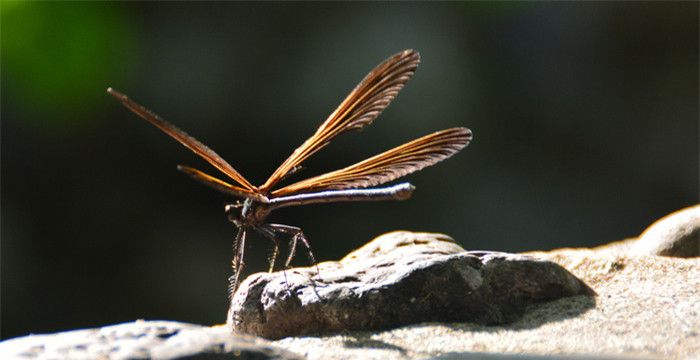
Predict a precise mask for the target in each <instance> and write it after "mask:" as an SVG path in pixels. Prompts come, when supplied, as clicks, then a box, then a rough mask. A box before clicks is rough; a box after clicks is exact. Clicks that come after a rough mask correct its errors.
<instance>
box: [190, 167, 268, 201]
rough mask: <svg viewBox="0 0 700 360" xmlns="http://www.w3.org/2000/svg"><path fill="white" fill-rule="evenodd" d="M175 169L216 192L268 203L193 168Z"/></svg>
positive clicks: (255, 195)
mask: <svg viewBox="0 0 700 360" xmlns="http://www.w3.org/2000/svg"><path fill="white" fill-rule="evenodd" d="M177 169H178V170H180V171H182V172H183V173H185V175H188V176H189V177H191V178H193V179H194V180H197V181H199V182H200V183H202V184H204V185H207V186H209V187H211V188H214V189H216V190H219V191H221V192H223V193H226V194H230V195H233V196H236V197H242V198H250V199H255V200H257V201H259V202H264V203H266V202H268V199H267V198H266V197H265V196H263V195H260V194H258V193H254V192H251V191H250V190H246V189H243V188H240V187H238V186H235V185H231V184H229V183H227V182H225V181H223V180H220V179H217V178H215V177H213V176H211V175H209V174H206V173H204V172H202V171H199V170H197V169H195V168H191V167H189V166H185V165H178V166H177Z"/></svg>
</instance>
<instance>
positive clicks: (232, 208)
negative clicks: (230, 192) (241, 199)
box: [224, 203, 243, 222]
mask: <svg viewBox="0 0 700 360" xmlns="http://www.w3.org/2000/svg"><path fill="white" fill-rule="evenodd" d="M242 208H243V204H241V203H234V204H226V206H224V211H225V212H226V217H227V218H228V220H229V221H232V222H237V221H238V220H240V218H241V209H242Z"/></svg>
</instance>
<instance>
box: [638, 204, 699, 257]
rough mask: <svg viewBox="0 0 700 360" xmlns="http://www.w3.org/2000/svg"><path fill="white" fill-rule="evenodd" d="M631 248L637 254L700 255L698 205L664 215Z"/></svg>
mask: <svg viewBox="0 0 700 360" xmlns="http://www.w3.org/2000/svg"><path fill="white" fill-rule="evenodd" d="M632 250H633V251H634V252H636V253H638V254H648V255H660V256H674V257H686V258H687V257H697V256H700V205H695V206H691V207H688V208H685V209H682V210H678V211H676V212H674V213H672V214H670V215H667V216H664V217H663V218H661V219H659V220H657V221H656V222H655V223H653V224H652V225H651V226H649V227H648V228H647V229H646V230H644V232H643V233H642V235H640V236H639V240H638V241H636V242H635V244H634V245H633V247H632Z"/></svg>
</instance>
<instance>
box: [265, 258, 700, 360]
mask: <svg viewBox="0 0 700 360" xmlns="http://www.w3.org/2000/svg"><path fill="white" fill-rule="evenodd" d="M531 254H532V255H534V256H536V257H538V258H543V259H548V260H550V261H553V262H556V263H558V264H559V265H561V266H563V267H565V268H566V269H568V270H569V271H571V272H572V273H573V274H574V275H576V276H577V277H578V278H580V279H582V280H583V281H584V282H585V283H586V284H588V285H589V286H590V287H592V288H594V289H595V291H596V293H597V294H598V295H597V296H596V297H595V298H593V297H590V296H573V297H567V298H562V299H558V300H554V301H548V302H543V303H538V304H534V305H532V306H531V307H530V308H528V310H527V311H526V312H525V314H524V315H523V316H522V317H520V318H519V319H517V320H516V321H515V322H513V323H509V324H501V325H483V324H477V323H472V322H460V323H456V322H430V323H421V324H413V325H406V326H402V327H398V328H392V329H387V330H381V331H377V330H374V331H370V330H365V331H359V330H358V331H345V332H341V333H337V334H333V335H325V336H320V337H314V336H303V337H289V338H284V339H281V340H277V341H274V342H273V344H275V345H278V346H281V347H283V348H285V349H288V350H290V351H293V352H295V353H298V354H301V355H304V356H306V357H307V358H308V359H309V360H321V359H322V360H339V359H370V360H375V359H376V360H405V359H432V358H434V357H438V358H443V359H444V358H445V357H444V356H451V355H453V354H454V355H455V356H457V358H459V359H484V358H485V359H491V358H494V359H520V360H524V359H539V357H537V356H543V357H544V356H547V357H548V358H550V359H569V358H571V359H591V360H603V359H628V360H632V359H635V360H638V359H639V360H641V359H700V301H698V299H700V258H688V259H685V258H671V257H665V256H650V255H636V254H629V253H618V252H611V251H608V250H600V251H599V250H595V249H558V250H553V251H548V252H537V253H531ZM321 275H323V273H322V274H321ZM440 356H443V357H440ZM567 356H568V357H567ZM448 358H449V357H448Z"/></svg>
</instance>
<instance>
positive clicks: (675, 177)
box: [1, 2, 698, 338]
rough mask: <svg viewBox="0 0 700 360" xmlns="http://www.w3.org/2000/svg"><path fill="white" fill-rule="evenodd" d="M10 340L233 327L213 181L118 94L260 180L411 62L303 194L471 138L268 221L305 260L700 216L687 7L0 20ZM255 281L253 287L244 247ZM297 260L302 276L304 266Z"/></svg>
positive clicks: (488, 243) (156, 10)
mask: <svg viewBox="0 0 700 360" xmlns="http://www.w3.org/2000/svg"><path fill="white" fill-rule="evenodd" d="M1 6H2V9H1V14H2V15H1V16H2V18H1V20H2V28H1V34H2V41H1V43H2V48H1V50H2V54H1V59H2V74H1V76H2V82H1V85H2V88H1V90H2V114H1V116H2V193H1V197H2V199H1V200H2V214H1V216H2V224H1V225H2V234H1V235H2V243H1V246H2V248H1V250H2V258H1V260H2V269H1V270H2V299H1V302H2V308H1V310H2V314H1V315H2V338H8V337H13V336H18V335H24V334H28V333H43V332H51V331H58V330H64V329H70V328H77V327H87V326H99V325H105V324H111V323H116V322H123V321H130V320H134V319H137V318H145V319H173V320H181V321H188V322H194V323H201V324H215V323H222V322H224V320H225V314H226V309H227V298H226V286H227V277H228V276H229V275H230V273H231V269H230V261H231V259H232V252H231V245H232V238H233V236H234V228H233V226H232V225H230V224H229V223H227V221H226V220H225V217H224V214H223V204H224V203H225V202H226V201H227V200H228V199H227V197H226V196H225V195H222V194H219V193H217V192H216V191H213V190H210V189H209V188H206V187H203V186H201V185H200V184H198V183H195V182H193V181H191V180H190V179H189V178H187V177H185V176H182V174H180V173H178V172H177V171H176V170H175V166H176V165H177V164H187V165H192V166H196V167H198V168H200V169H202V170H205V171H207V172H208V173H210V174H215V175H219V174H218V173H217V172H216V171H215V170H212V168H211V167H210V166H208V165H207V164H206V163H204V162H203V161H202V160H200V159H199V158H197V157H196V156H195V155H193V154H192V153H190V152H189V151H188V150H186V149H185V148H184V147H182V146H181V145H179V144H178V143H176V142H175V141H174V140H172V139H170V138H169V137H167V136H166V135H164V134H163V133H161V132H160V131H159V130H157V129H155V128H154V127H153V126H151V125H149V124H148V123H146V122H145V121H143V120H141V119H140V118H138V117H136V116H135V115H134V114H132V113H131V112H129V111H128V110H126V109H125V108H124V107H123V106H122V105H120V104H119V103H118V102H117V101H115V100H114V99H113V98H112V97H110V96H109V95H108V94H106V93H105V89H106V88H107V87H108V86H113V87H115V88H117V89H119V90H121V91H123V92H124V93H126V94H128V95H130V96H131V97H133V98H134V99H136V100H137V101H139V102H141V103H142V104H144V105H146V106H147V107H149V108H151V109H152V110H154V111H155V112H157V113H159V114H160V115H162V116H163V117H165V118H166V119H168V120H169V121H171V122H173V123H175V124H177V125H178V126H180V127H182V128H183V129H185V130H187V131H188V132H189V133H190V134H192V135H193V136H195V137H197V138H198V139H200V140H201V141H202V142H204V143H206V144H208V145H210V146H211V147H212V148H213V149H215V150H216V151H217V152H218V153H219V154H221V155H222V156H223V157H224V158H226V159H227V160H228V161H229V162H230V163H231V164H233V165H234V166H235V167H236V168H237V169H238V170H239V171H240V172H242V173H243V174H244V175H245V176H246V177H247V178H248V179H249V180H251V181H252V182H253V183H256V184H259V183H262V182H263V181H264V180H265V178H266V177H267V176H268V175H269V174H270V173H271V172H272V171H273V170H274V169H275V168H276V167H277V166H278V165H279V164H280V162H281V161H283V160H284V159H285V158H286V157H287V156H288V155H289V154H290V153H291V151H292V150H293V149H294V148H295V147H296V146H298V145H299V144H301V142H302V141H303V140H304V139H306V138H307V137H308V136H309V135H311V133H313V131H314V130H315V128H316V127H317V126H318V125H319V124H320V123H321V122H322V121H323V120H324V119H325V118H326V116H327V115H328V114H329V113H331V111H333V109H334V108H335V107H336V106H337V105H338V104H339V103H340V101H341V100H342V99H343V98H344V97H345V95H346V94H347V93H348V92H349V91H350V90H351V89H352V88H353V87H354V86H355V84H356V83H357V82H358V81H359V80H360V79H361V78H362V77H363V76H364V75H365V74H366V73H367V72H368V71H369V70H370V69H371V68H372V67H374V66H375V65H377V64H378V63H379V62H380V61H382V60H383V59H385V58H386V57H388V56H390V55H392V54H394V53H396V52H398V51H400V50H402V49H405V48H414V49H417V50H419V51H420V52H421V54H422V64H421V66H420V67H419V70H418V72H417V73H416V75H415V77H414V78H413V80H411V81H410V82H409V83H408V85H407V87H406V88H405V89H404V90H403V91H402V93H401V94H400V95H399V96H398V98H397V99H396V100H395V101H394V103H393V104H392V105H391V106H390V107H389V108H388V109H387V110H386V111H385V112H384V114H382V115H381V116H380V117H379V118H378V119H377V121H376V122H375V123H374V124H373V125H372V126H370V127H368V128H367V129H366V130H365V131H363V132H362V133H350V134H348V135H345V136H343V137H341V138H340V139H338V140H337V141H335V142H334V143H333V144H332V145H331V146H328V147H327V148H326V149H324V151H322V152H321V153H319V154H318V155H317V156H314V157H313V159H312V160H310V161H308V163H307V164H306V165H307V169H306V170H305V171H304V172H303V173H302V174H301V176H300V177H298V178H297V179H299V178H301V177H305V176H310V175H315V174H319V173H322V172H325V171H327V170H334V169H337V168H339V167H342V166H346V165H349V164H351V163H354V162H356V161H358V160H361V159H363V158H364V157H366V156H368V155H373V154H375V153H378V152H381V151H384V150H386V149H388V148H390V147H393V146H395V145H398V144H401V143H403V142H405V141H408V140H411V139H413V138H416V137H419V136H422V135H424V134H427V133H429V132H432V131H436V130H439V129H444V128H448V127H453V126H466V127H469V128H471V129H472V130H473V132H474V141H473V142H472V144H471V145H470V146H469V147H468V148H467V149H465V150H464V151H463V152H461V153H460V154H458V155H457V156H455V157H453V158H452V159H450V160H448V161H446V162H443V163H440V164H439V165H437V166H435V167H431V168H428V169H426V170H423V171H421V172H420V173H417V174H414V175H411V176H409V177H408V178H407V180H409V181H411V182H412V183H413V184H414V185H416V186H417V191H416V192H415V194H414V197H413V198H412V199H411V200H409V201H406V202H387V203H355V204H349V203H343V204H333V205H319V206H310V207H300V208H291V209H284V210H280V211H278V212H276V213H274V214H273V216H272V217H271V218H270V220H271V221H274V222H279V223H284V224H291V225H296V226H300V227H302V228H303V229H304V231H305V232H306V234H307V235H308V237H309V238H310V239H311V242H312V244H313V246H314V250H315V253H316V256H317V258H318V259H321V260H330V259H338V258H339V257H341V256H343V254H345V253H347V252H348V251H350V250H352V249H354V248H356V247H358V246H360V245H362V244H364V243H365V242H367V241H368V240H370V239H371V238H373V237H375V236H376V235H379V234H381V233H384V232H387V231H391V230H396V229H408V230H417V231H435V232H444V233H447V234H449V235H451V236H453V237H454V238H455V239H456V240H457V241H458V242H460V243H461V244H462V245H463V246H464V247H465V248H467V249H490V250H501V251H510V252H519V251H527V250H538V249H552V248H557V247H581V246H595V245H600V244H603V243H606V242H610V241H614V240H620V239H623V238H626V237H633V236H636V235H638V234H639V233H640V232H641V231H642V230H644V228H645V227H646V226H648V225H649V224H650V223H652V222H653V221H654V220H655V219H657V218H659V217H661V216H663V215H665V214H667V213H669V212H672V211H674V210H677V209H680V208H683V207H685V206H688V205H691V204H694V203H696V202H697V201H698V3H697V2H676V3H660V2H643V3H628V2H625V3H500V2H499V3H485V2H476V3H466V4H464V3H439V4H437V3H433V4H425V3H384V2H383V3H352V4H350V3H320V4H319V3H315V4H310V3H304V4H295V3H275V4H250V3H196V4H195V3H155V2H150V3H67V2H61V3H46V2H2V3H1ZM251 241H252V245H251V248H250V249H251V250H250V251H249V253H248V255H249V258H248V259H249V263H248V264H249V267H248V269H249V271H262V270H264V269H266V263H265V259H266V255H267V254H268V252H269V249H270V247H269V245H270V244H269V241H266V240H265V239H262V238H259V237H257V236H256V237H254V238H253V239H252V240H251ZM306 263H307V260H306V258H305V257H304V256H299V259H298V262H297V264H306Z"/></svg>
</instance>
